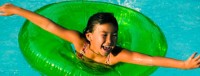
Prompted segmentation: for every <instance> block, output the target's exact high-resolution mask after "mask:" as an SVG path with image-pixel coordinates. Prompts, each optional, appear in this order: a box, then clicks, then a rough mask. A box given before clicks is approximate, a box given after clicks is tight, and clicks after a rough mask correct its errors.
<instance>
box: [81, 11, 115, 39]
mask: <svg viewBox="0 0 200 76" xmlns="http://www.w3.org/2000/svg"><path fill="white" fill-rule="evenodd" d="M105 23H111V24H112V25H113V26H114V27H115V28H116V29H117V31H118V23H117V20H116V18H115V17H114V16H113V14H112V13H107V12H99V13H96V14H94V15H92V16H91V17H90V18H89V20H88V23H87V26H86V28H85V29H84V31H83V35H84V37H85V34H86V33H89V32H93V31H94V26H95V25H96V24H105ZM85 38H86V37H85Z"/></svg>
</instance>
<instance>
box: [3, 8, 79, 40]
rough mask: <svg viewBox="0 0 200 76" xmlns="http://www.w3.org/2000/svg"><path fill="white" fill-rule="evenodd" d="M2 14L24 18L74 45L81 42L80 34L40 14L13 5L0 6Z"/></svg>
mask: <svg viewBox="0 0 200 76" xmlns="http://www.w3.org/2000/svg"><path fill="white" fill-rule="evenodd" d="M0 12H1V15H2V16H9V15H13V14H16V15H19V16H22V17H24V18H26V19H28V20H29V21H31V22H33V23H34V24H36V25H37V26H39V27H41V28H42V29H44V30H46V31H48V32H51V33H53V34H55V35H57V36H59V37H60V38H63V39H65V40H67V41H69V42H72V43H76V42H75V41H77V40H80V38H81V37H80V34H79V33H78V32H77V31H72V30H68V29H64V28H62V27H60V26H58V25H57V24H55V23H54V22H52V21H51V20H49V19H47V18H45V17H43V16H41V15H39V14H36V13H34V12H31V11H28V10H25V9H23V8H20V7H17V6H14V5H12V4H4V5H3V6H0Z"/></svg>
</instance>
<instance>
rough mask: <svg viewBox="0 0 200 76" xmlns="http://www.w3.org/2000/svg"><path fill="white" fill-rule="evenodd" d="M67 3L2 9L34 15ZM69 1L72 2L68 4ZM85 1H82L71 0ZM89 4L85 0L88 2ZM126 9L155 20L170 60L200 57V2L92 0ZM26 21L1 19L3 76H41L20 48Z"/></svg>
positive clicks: (18, 1)
mask: <svg viewBox="0 0 200 76" xmlns="http://www.w3.org/2000/svg"><path fill="white" fill-rule="evenodd" d="M61 1H66V0H43V1H39V0H0V5H2V4H4V3H7V2H9V3H13V4H15V5H17V6H20V7H23V8H25V9H28V10H31V11H34V10H36V9H38V8H40V7H42V6H44V5H47V4H51V3H55V2H61ZM67 1H69V0H67ZM70 1H81V0H70ZM84 1H85V0H84ZM89 1H102V2H109V3H114V4H118V5H122V6H126V7H129V8H132V9H135V10H138V11H139V12H141V13H143V14H144V15H146V16H147V17H149V18H150V19H152V20H153V21H154V22H155V23H156V24H157V25H158V26H159V27H160V28H161V30H162V31H163V33H164V34H165V37H166V40H167V43H168V51H167V54H166V57H170V58H175V59H181V60H185V59H187V58H188V57H189V56H190V55H191V54H193V53H194V52H199V53H200V38H198V37H200V33H199V32H200V1H199V0H190V1H189V0H177V1H175V0H89ZM24 21H25V19H24V18H22V17H20V16H17V15H14V16H9V17H2V16H0V30H1V32H0V65H1V66H0V76H28V75H30V74H31V75H32V76H40V73H39V72H37V71H35V70H33V69H32V68H31V67H30V65H29V64H28V63H27V62H26V60H25V59H24V57H23V55H22V54H21V52H20V49H19V45H18V32H19V30H20V28H21V27H22V24H23V23H24ZM160 75H162V76H199V75H200V69H199V68H198V69H193V70H180V69H174V68H164V67H160V68H158V69H157V70H156V71H155V72H154V73H153V74H151V76H160Z"/></svg>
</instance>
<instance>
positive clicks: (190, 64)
mask: <svg viewBox="0 0 200 76" xmlns="http://www.w3.org/2000/svg"><path fill="white" fill-rule="evenodd" d="M196 54H197V53H194V54H192V56H190V57H189V58H188V60H186V61H181V60H176V59H172V58H164V57H152V56H148V55H144V54H140V53H137V52H130V51H128V50H123V51H122V52H121V53H120V54H119V56H118V58H120V61H121V62H127V63H133V64H139V65H146V66H161V67H169V68H179V69H193V68H198V67H200V55H199V56H197V57H195V55H196Z"/></svg>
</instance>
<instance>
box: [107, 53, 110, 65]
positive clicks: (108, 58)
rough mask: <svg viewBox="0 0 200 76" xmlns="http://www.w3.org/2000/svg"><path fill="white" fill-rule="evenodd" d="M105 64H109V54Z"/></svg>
mask: <svg viewBox="0 0 200 76" xmlns="http://www.w3.org/2000/svg"><path fill="white" fill-rule="evenodd" d="M106 64H110V54H109V55H108V56H107V58H106Z"/></svg>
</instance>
